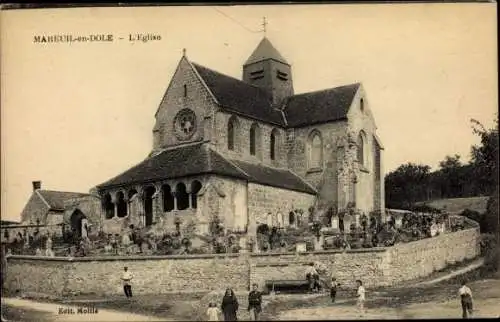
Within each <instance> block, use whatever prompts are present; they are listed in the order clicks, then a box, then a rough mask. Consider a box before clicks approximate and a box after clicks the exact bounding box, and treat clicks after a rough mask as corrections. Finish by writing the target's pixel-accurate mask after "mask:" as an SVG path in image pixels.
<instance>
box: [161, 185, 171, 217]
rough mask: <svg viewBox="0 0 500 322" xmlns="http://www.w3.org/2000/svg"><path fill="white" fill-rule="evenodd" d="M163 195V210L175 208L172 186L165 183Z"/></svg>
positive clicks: (162, 189) (162, 188)
mask: <svg viewBox="0 0 500 322" xmlns="http://www.w3.org/2000/svg"><path fill="white" fill-rule="evenodd" d="M161 191H162V195H163V212H169V211H172V210H174V195H173V194H172V188H170V186H169V185H168V184H164V185H163V186H162V187H161Z"/></svg>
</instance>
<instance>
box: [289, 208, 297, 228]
mask: <svg viewBox="0 0 500 322" xmlns="http://www.w3.org/2000/svg"><path fill="white" fill-rule="evenodd" d="M288 224H289V225H290V226H294V225H295V213H294V212H293V211H290V213H289V214H288Z"/></svg>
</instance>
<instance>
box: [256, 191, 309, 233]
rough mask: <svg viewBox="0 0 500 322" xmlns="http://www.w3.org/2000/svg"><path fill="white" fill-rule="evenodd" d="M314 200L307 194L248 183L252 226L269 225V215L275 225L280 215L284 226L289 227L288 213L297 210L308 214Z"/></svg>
mask: <svg viewBox="0 0 500 322" xmlns="http://www.w3.org/2000/svg"><path fill="white" fill-rule="evenodd" d="M314 200H315V196H314V195H310V194H307V193H302V192H296V191H290V190H285V189H280V188H275V187H270V186H264V185H260V184H255V183H248V216H249V218H251V225H253V224H255V225H259V224H267V223H268V216H269V215H271V216H272V218H273V224H275V223H277V219H278V218H277V217H278V213H280V214H281V215H282V216H283V221H284V223H283V224H284V226H288V213H289V212H291V211H294V210H296V209H302V210H303V211H304V213H307V210H308V208H309V207H311V206H312V205H313V204H314Z"/></svg>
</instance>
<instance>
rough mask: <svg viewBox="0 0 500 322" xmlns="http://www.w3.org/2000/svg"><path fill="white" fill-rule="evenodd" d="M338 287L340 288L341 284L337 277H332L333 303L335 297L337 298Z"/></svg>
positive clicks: (331, 292) (331, 294)
mask: <svg viewBox="0 0 500 322" xmlns="http://www.w3.org/2000/svg"><path fill="white" fill-rule="evenodd" d="M338 286H340V284H339V283H337V279H336V278H335V277H332V283H331V285H330V298H331V299H332V303H335V297H336V296H337V287H338Z"/></svg>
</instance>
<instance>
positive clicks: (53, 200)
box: [36, 190, 89, 211]
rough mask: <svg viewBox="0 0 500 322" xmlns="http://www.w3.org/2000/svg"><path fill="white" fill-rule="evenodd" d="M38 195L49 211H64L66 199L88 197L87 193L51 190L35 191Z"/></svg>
mask: <svg viewBox="0 0 500 322" xmlns="http://www.w3.org/2000/svg"><path fill="white" fill-rule="evenodd" d="M36 192H37V193H38V194H40V196H41V197H42V198H43V200H45V202H47V204H48V205H49V207H50V210H61V211H62V210H64V202H65V201H66V200H68V199H73V198H79V197H84V196H88V195H89V194H87V193H80V192H66V191H52V190H36Z"/></svg>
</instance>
